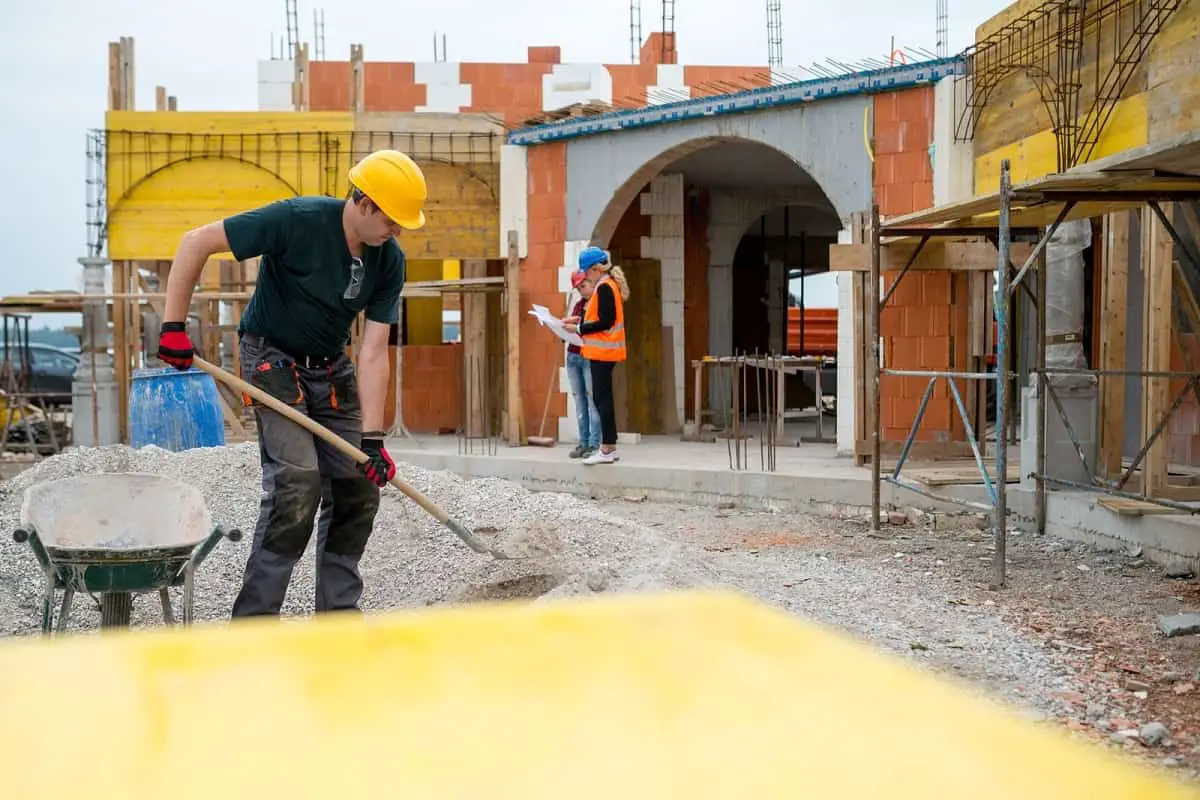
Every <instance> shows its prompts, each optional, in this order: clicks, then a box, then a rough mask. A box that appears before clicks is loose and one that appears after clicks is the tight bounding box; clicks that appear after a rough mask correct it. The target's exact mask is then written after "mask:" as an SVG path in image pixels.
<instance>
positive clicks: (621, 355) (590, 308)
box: [579, 277, 625, 361]
mask: <svg viewBox="0 0 1200 800" xmlns="http://www.w3.org/2000/svg"><path fill="white" fill-rule="evenodd" d="M606 283H607V284H608V286H609V288H610V289H612V293H613V301H614V302H615V303H616V305H617V319H616V321H615V322H614V323H613V326H612V327H611V328H609V329H608V330H606V331H600V332H599V333H589V334H586V335H585V336H584V337H583V347H581V348H580V349H579V354H580V355H581V356H583V357H584V358H586V359H587V360H588V361H624V360H625V304H624V301H623V300H621V290H620V288H619V287H618V286H617V282H616V281H614V280H613V279H612V278H608V277H605V278H603V279H601V281H600V282H599V283H597V284H596V288H595V290H594V291H593V292H592V296H591V297H589V298H588V301H587V305H586V306H584V309H583V321H584V322H595V321H596V320H598V319H600V300H599V297H600V287H601V286H603V285H604V284H606Z"/></svg>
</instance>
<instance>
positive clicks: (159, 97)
mask: <svg viewBox="0 0 1200 800" xmlns="http://www.w3.org/2000/svg"><path fill="white" fill-rule="evenodd" d="M154 110H155V111H166V110H167V87H165V86H155V87H154Z"/></svg>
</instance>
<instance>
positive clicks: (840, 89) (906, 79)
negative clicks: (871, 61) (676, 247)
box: [508, 56, 966, 146]
mask: <svg viewBox="0 0 1200 800" xmlns="http://www.w3.org/2000/svg"><path fill="white" fill-rule="evenodd" d="M965 70H966V61H965V60H964V59H963V58H962V57H961V56H954V57H953V58H940V59H936V60H932V61H921V62H918V63H916V64H905V65H902V66H899V67H887V68H884V69H877V70H870V71H867V72H852V73H849V74H847V75H843V76H840V77H837V78H817V79H814V80H809V81H799V82H796V83H788V84H784V85H781V86H763V87H759V88H757V89H747V90H746V91H743V92H733V93H731V94H722V95H713V96H711V97H700V98H696V99H694V100H680V101H678V102H675V103H664V104H662V105H657V106H650V107H649V108H638V109H629V110H622V111H610V112H606V113H604V114H597V115H595V116H592V117H576V118H573V119H567V120H562V121H559V122H548V123H546V124H544V125H533V126H531V127H528V128H522V129H520V130H515V131H513V132H512V133H510V134H509V135H508V143H509V144H514V145H523V146H528V145H536V144H542V143H543V142H553V141H557V140H560V139H574V138H576V137H580V136H591V135H594V134H597V133H611V132H613V131H624V130H630V129H632V128H646V127H649V126H651V125H663V124H666V123H671V122H683V121H685V120H693V119H703V118H705V117H715V116H720V115H722V114H740V113H745V112H747V111H762V110H764V109H768V108H776V107H779V106H788V105H795V104H797V103H808V102H812V101H813V100H827V99H831V98H834V97H851V96H853V95H860V94H876V93H879V92H888V91H895V90H897V89H905V88H908V87H910V86H918V85H920V84H925V83H935V82H936V81H939V80H941V79H942V78H946V77H949V76H951V75H962V74H964V73H965Z"/></svg>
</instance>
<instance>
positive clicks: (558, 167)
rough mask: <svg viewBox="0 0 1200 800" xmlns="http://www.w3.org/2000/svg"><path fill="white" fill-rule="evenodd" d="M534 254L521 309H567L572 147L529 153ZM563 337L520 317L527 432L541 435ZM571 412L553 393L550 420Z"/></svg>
mask: <svg viewBox="0 0 1200 800" xmlns="http://www.w3.org/2000/svg"><path fill="white" fill-rule="evenodd" d="M527 152H528V174H529V254H528V256H527V257H526V258H525V259H523V260H522V261H521V308H529V306H530V304H532V303H537V304H539V305H543V306H546V307H547V308H549V309H550V310H551V311H553V312H556V313H558V312H561V311H562V310H563V300H564V298H563V294H562V292H560V291H559V290H558V268H559V267H560V266H562V264H563V243H564V242H565V241H566V238H567V145H566V143H565V142H554V143H550V144H543V145H538V146H536V147H530V148H528V151H527ZM562 352H563V348H562V343H561V342H560V341H559V339H558V337H556V336H555V335H554V334H552V333H550V332H549V331H547V330H546V329H545V328H542V327H541V326H540V325H538V323H537V321H536V320H535V319H534V318H533V317H531V316H529V315H528V314H524V315H523V316H522V318H521V402H522V405H523V407H524V412H525V429H526V431H528V432H536V431H537V429H538V426H539V425H540V424H541V420H542V409H543V408H544V407H545V403H546V388H547V387H546V383H547V381H551V380H553V381H557V380H558V373H557V372H556V371H555V370H554V365H556V364H558V363H559V362H560V361H561V360H562ZM565 413H566V401H565V399H564V395H562V394H560V393H558V392H554V393H552V394H551V399H550V419H551V420H553V419H555V418H557V417H560V416H562V415H563V414H565Z"/></svg>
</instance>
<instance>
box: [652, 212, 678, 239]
mask: <svg viewBox="0 0 1200 800" xmlns="http://www.w3.org/2000/svg"><path fill="white" fill-rule="evenodd" d="M650 235H651V236H677V237H682V236H683V214H655V215H654V216H653V217H651V218H650Z"/></svg>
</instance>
